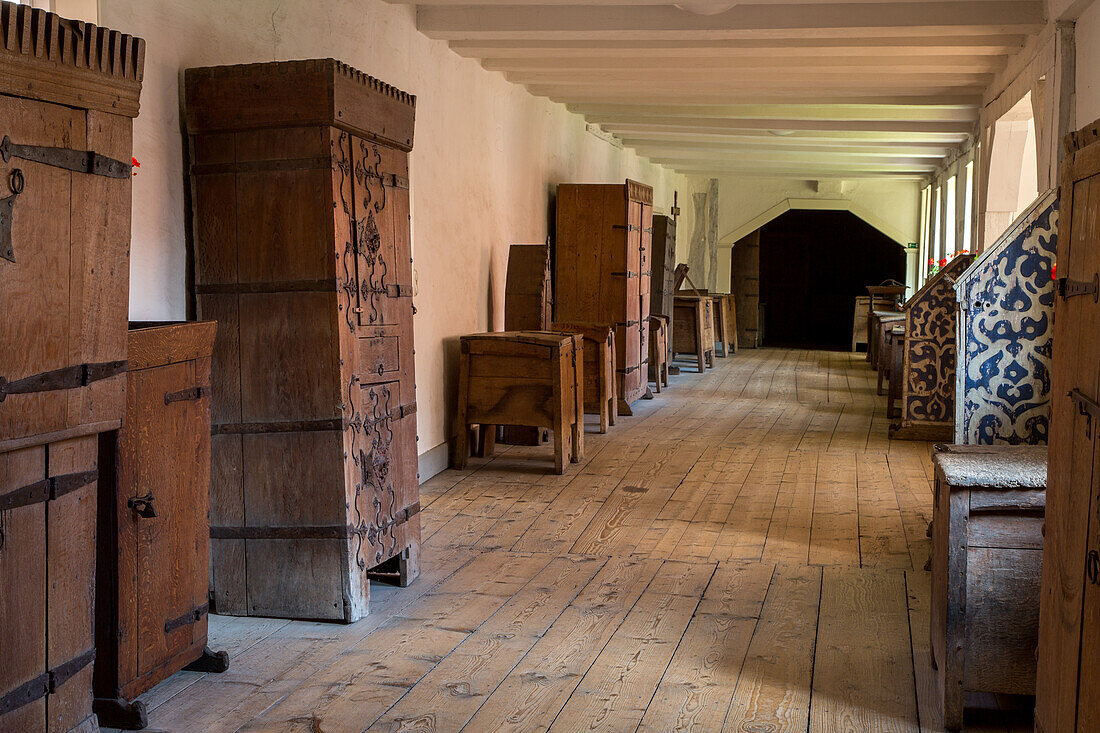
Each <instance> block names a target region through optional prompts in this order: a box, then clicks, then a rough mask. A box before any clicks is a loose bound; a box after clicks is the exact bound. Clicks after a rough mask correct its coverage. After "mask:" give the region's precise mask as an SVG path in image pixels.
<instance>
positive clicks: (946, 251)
mask: <svg viewBox="0 0 1100 733" xmlns="http://www.w3.org/2000/svg"><path fill="white" fill-rule="evenodd" d="M955 178H956V176H951V177H950V178H948V179H947V196H946V200H945V201H944V205H943V209H944V212H943V213H944V216H943V256H944V257H951V256H952V255H953V254H955V249H956V247H957V246H958V243H957V242H956V241H955V219H956V217H958V215H959V213H958V208H957V207H956V206H955Z"/></svg>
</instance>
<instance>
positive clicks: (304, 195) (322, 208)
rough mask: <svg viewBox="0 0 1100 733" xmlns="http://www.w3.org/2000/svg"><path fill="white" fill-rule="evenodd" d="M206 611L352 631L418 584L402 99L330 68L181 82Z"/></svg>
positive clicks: (295, 65)
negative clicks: (200, 402)
mask: <svg viewBox="0 0 1100 733" xmlns="http://www.w3.org/2000/svg"><path fill="white" fill-rule="evenodd" d="M185 106H186V118H187V130H188V133H189V135H190V148H189V150H190V158H191V184H192V189H191V190H192V206H193V212H194V222H193V231H194V251H195V263H194V273H195V274H194V283H195V294H196V300H197V307H198V314H199V317H200V318H202V319H209V320H216V321H218V323H219V328H218V336H217V339H216V341H215V345H214V358H213V400H212V411H213V423H214V424H213V428H212V430H213V439H212V443H211V451H212V461H213V463H212V476H211V486H210V524H211V527H210V537H211V562H212V584H213V589H212V595H211V600H212V604H213V609H214V610H216V611H217V612H218V613H227V614H236V615H260V616H280V617H290V618H313V619H336V620H342V621H347V622H350V621H354V620H356V619H358V618H360V617H362V616H363V615H365V614H366V613H367V608H368V600H369V596H370V584H369V581H370V580H371V579H375V580H391V581H393V582H398V583H401V584H406V583H408V582H410V581H411V580H413V579H414V578H415V577H416V575H417V572H418V563H419V546H420V517H419V511H420V503H419V488H418V484H417V474H416V466H417V451H416V414H415V413H416V395H415V390H414V388H415V385H414V383H413V340H412V336H413V334H412V315H413V307H412V293H413V277H412V260H411V257H410V251H411V250H410V236H409V172H408V171H409V168H408V165H409V164H408V154H409V151H410V150H411V148H412V141H413V118H414V108H415V98H414V97H413V96H411V95H409V94H406V93H404V92H402V91H399V90H397V89H395V88H394V87H392V86H390V85H388V84H385V83H383V82H381V81H379V80H377V79H374V78H372V77H370V76H367V75H366V74H364V73H362V72H359V71H356V70H355V69H352V68H350V67H348V66H346V65H345V64H342V63H340V62H339V61H335V60H332V59H323V60H308V61H289V62H282V63H266V64H251V65H245V66H225V67H214V68H203V69H189V70H188V71H187V72H186V77H185Z"/></svg>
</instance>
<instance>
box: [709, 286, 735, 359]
mask: <svg viewBox="0 0 1100 733" xmlns="http://www.w3.org/2000/svg"><path fill="white" fill-rule="evenodd" d="M710 298H711V302H712V303H713V305H712V309H713V313H714V353H715V354H716V355H717V354H718V344H721V345H722V354H721V356H722V357H723V358H725V357H727V356H729V355H730V342H731V341H732V340H733V339H734V338H736V336H733V337H731V336H730V327H731V326H732V325H733V323H732V321H731V319H730V301H729V295H728V294H726V293H722V294H719V295H711V296H710ZM733 331H734V333H735V334H736V332H737V328H736V327H734V328H733ZM734 349H735V350H736V347H734Z"/></svg>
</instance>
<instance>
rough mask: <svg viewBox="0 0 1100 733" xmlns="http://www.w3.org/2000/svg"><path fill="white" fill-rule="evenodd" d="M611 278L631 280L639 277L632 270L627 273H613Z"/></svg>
mask: <svg viewBox="0 0 1100 733" xmlns="http://www.w3.org/2000/svg"><path fill="white" fill-rule="evenodd" d="M611 276H612V277H625V278H626V279H627V280H629V279H630V278H632V277H638V273H636V272H633V271H632V270H627V271H626V272H613V273H611Z"/></svg>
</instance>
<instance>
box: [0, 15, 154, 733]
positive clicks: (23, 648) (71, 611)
mask: <svg viewBox="0 0 1100 733" xmlns="http://www.w3.org/2000/svg"><path fill="white" fill-rule="evenodd" d="M144 59H145V42H144V41H142V40H141V39H139V38H134V37H132V36H128V35H124V34H122V33H119V32H117V31H111V30H109V29H106V28H99V27H97V26H95V25H93V24H90V23H83V22H78V21H70V20H65V19H62V18H60V17H58V16H57V15H55V14H53V13H47V12H45V11H43V10H36V9H33V8H30V7H27V6H25V5H15V4H13V3H8V2H5V3H0V121H2V125H3V129H0V159H2V161H3V162H2V163H0V313H3V327H0V354H2V355H3V358H2V359H0V619H2V620H3V623H0V656H2V660H3V663H2V664H0V730H4V731H8V730H11V731H47V730H49V731H69V730H80V731H91V730H95V729H96V727H97V726H96V720H95V717H94V716H93V715H92V684H91V682H92V666H91V665H92V658H93V656H94V650H93V648H92V647H93V641H92V636H93V629H92V599H93V597H94V581H95V536H96V498H97V489H98V482H99V475H98V464H97V444H98V437H97V435H98V434H99V433H103V432H109V431H114V430H117V429H118V427H119V425H120V424H121V419H122V411H123V397H124V384H125V379H126V376H125V371H126V319H127V310H128V286H129V269H130V268H129V241H130V200H131V179H132V176H131V173H132V170H131V166H130V160H131V154H132V139H131V130H132V118H133V117H135V116H136V115H137V113H138V100H139V96H140V92H141V82H142V71H143V67H144Z"/></svg>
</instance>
